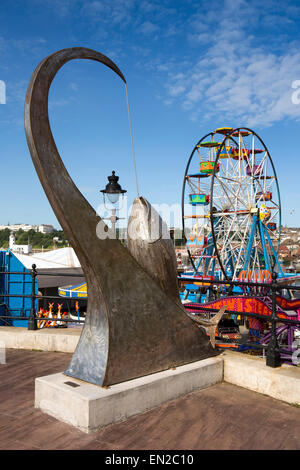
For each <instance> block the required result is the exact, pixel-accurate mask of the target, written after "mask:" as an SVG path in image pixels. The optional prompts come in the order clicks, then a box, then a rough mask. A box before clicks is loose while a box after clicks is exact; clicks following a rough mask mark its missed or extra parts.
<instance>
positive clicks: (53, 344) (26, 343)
mask: <svg viewBox="0 0 300 470" xmlns="http://www.w3.org/2000/svg"><path fill="white" fill-rule="evenodd" d="M80 334H81V330H80V329H75V328H61V329H60V328H53V329H52V328H45V329H41V330H35V331H29V330H27V328H23V327H14V326H0V341H1V342H3V343H4V344H5V347H6V348H10V349H39V350H42V351H60V352H69V353H73V352H74V351H75V348H76V346H77V343H78V341H79V337H80Z"/></svg>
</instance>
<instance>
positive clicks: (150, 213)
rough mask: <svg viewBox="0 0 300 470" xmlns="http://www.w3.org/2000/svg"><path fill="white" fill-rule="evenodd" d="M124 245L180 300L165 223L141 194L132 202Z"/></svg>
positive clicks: (161, 284) (146, 269)
mask: <svg viewBox="0 0 300 470" xmlns="http://www.w3.org/2000/svg"><path fill="white" fill-rule="evenodd" d="M127 248H128V250H129V251H130V253H131V254H132V256H133V257H134V258H135V259H136V260H137V262H138V263H139V264H140V265H141V266H142V267H143V268H144V269H145V271H146V272H147V273H148V274H149V275H150V276H151V277H152V279H154V280H155V281H156V282H157V283H158V284H159V285H160V287H161V288H162V290H163V291H164V292H165V293H166V294H167V295H169V297H171V298H172V299H173V300H174V301H175V302H180V298H179V289H178V282H177V263H176V256H175V250H174V247H173V244H172V241H171V239H170V235H169V231H168V227H167V224H166V223H165V222H164V221H163V220H162V218H161V217H160V215H159V214H158V212H157V211H156V210H155V209H154V207H153V206H151V204H150V203H149V202H148V201H147V200H146V199H145V198H144V197H139V198H137V199H135V201H134V203H133V206H132V211H131V214H130V218H129V221H128V228H127Z"/></svg>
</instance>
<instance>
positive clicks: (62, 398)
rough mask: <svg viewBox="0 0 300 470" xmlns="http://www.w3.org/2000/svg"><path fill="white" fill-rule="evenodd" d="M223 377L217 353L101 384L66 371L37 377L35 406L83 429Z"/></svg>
mask: <svg viewBox="0 0 300 470" xmlns="http://www.w3.org/2000/svg"><path fill="white" fill-rule="evenodd" d="M222 380H223V359H222V358H221V357H214V358H209V359H204V360H202V361H198V362H193V363H191V364H187V365H184V366H181V367H178V368H176V369H169V370H166V371H163V372H158V373H156V374H151V375H147V376H145V377H141V378H138V379H134V380H130V381H128V382H123V383H120V384H117V385H112V386H111V387H108V388H102V387H99V386H96V385H92V384H88V383H86V382H82V381H80V380H76V379H73V378H70V377H68V376H66V375H64V374H63V373H59V374H53V375H48V376H46V377H39V378H37V379H36V381H35V407H36V408H40V409H41V410H42V411H43V412H45V413H48V414H50V415H51V416H54V417H55V418H57V419H59V420H61V421H64V422H66V423H69V424H72V425H73V426H76V427H77V428H79V429H80V430H82V431H84V432H92V431H96V430H97V429H99V428H101V427H103V426H106V425H108V424H112V423H115V422H117V421H120V420H123V419H125V418H128V417H129V416H133V415H136V414H138V413H143V412H145V411H148V410H151V409H152V408H155V407H156V406H159V405H161V404H162V403H165V402H167V401H169V400H173V399H175V398H178V397H180V396H182V395H185V394H187V393H190V392H193V391H195V390H199V389H202V388H206V387H209V386H211V385H214V384H216V383H218V382H222Z"/></svg>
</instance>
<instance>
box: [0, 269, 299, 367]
mask: <svg viewBox="0 0 300 470" xmlns="http://www.w3.org/2000/svg"><path fill="white" fill-rule="evenodd" d="M0 274H2V275H9V274H20V275H28V276H31V279H32V282H31V293H30V294H7V293H0V297H2V298H6V297H7V298H9V297H16V298H29V299H31V309H30V315H29V316H16V315H7V313H6V314H5V315H0V320H2V321H4V322H5V321H7V320H26V321H28V330H37V329H38V324H37V322H38V321H39V320H42V321H45V322H47V321H52V322H53V321H57V322H58V321H59V322H64V323H82V320H79V319H77V320H76V319H70V318H64V317H62V318H57V317H53V316H52V317H51V316H50V317H49V316H47V317H45V316H43V317H38V316H37V312H36V300H38V301H39V300H43V299H48V300H63V299H65V300H66V298H64V297H59V296H51V295H37V293H36V278H37V276H63V277H65V276H69V277H80V278H82V277H83V275H82V274H79V273H61V272H59V273H54V272H39V273H38V272H37V269H36V265H35V264H33V265H32V269H31V270H30V271H27V272H21V271H0ZM276 279H277V276H276V273H275V272H274V271H273V272H272V280H271V282H270V283H261V282H244V281H243V282H242V281H230V280H226V281H218V280H211V279H204V278H202V279H201V277H200V278H199V279H197V278H195V277H186V276H184V277H182V276H179V277H178V280H179V282H180V281H184V282H186V281H191V282H196V281H197V282H202V283H203V284H204V285H203V287H206V288H209V287H207V285H226V286H232V287H234V286H238V287H255V288H258V287H262V288H264V291H265V292H268V291H269V292H271V296H270V297H271V300H272V314H271V315H270V316H265V315H262V314H258V313H256V312H244V311H236V310H227V309H226V313H228V314H234V315H240V316H242V317H257V318H260V319H263V320H266V321H268V322H270V323H271V336H270V341H269V343H268V346H267V361H266V363H267V365H268V366H270V367H279V366H280V365H281V356H280V352H286V351H285V350H284V349H282V348H280V347H279V344H278V339H277V335H276V325H277V323H284V324H290V325H300V320H292V319H288V318H279V317H278V316H277V311H276V293H277V291H281V290H292V291H300V286H295V285H286V284H284V285H282V284H280V283H278V282H277V280H276ZM257 297H259V295H257ZM67 300H76V301H78V302H83V301H87V298H76V299H75V298H73V299H72V298H70V299H67ZM1 305H4V306H5V303H3V302H2V303H1ZM188 305H189V304H185V307H188ZM6 307H7V305H6ZM192 308H193V310H195V311H199V313H200V312H206V311H208V312H210V313H213V312H217V311H218V309H214V308H211V307H205V304H203V306H202V304H198V305H195V304H193V307H192ZM6 310H7V311H8V309H7V308H6ZM251 345H252V346H253V347H257V348H259V347H261V348H264V346H263V345H259V344H256V345H255V344H254V343H251Z"/></svg>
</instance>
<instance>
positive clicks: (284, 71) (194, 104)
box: [167, 0, 300, 126]
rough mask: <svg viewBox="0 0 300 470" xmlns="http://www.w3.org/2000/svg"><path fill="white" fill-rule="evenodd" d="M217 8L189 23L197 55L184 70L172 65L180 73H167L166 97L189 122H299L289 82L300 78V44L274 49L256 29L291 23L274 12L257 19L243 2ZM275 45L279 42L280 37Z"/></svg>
mask: <svg viewBox="0 0 300 470" xmlns="http://www.w3.org/2000/svg"><path fill="white" fill-rule="evenodd" d="M254 3H255V2H254ZM221 6H222V2H219V1H217V2H216V1H213V2H212V3H211V4H210V6H209V7H208V8H207V10H204V11H203V9H201V10H199V12H197V14H196V15H195V16H194V17H193V18H192V19H191V22H190V24H191V30H190V32H189V35H188V40H189V41H190V42H191V43H193V47H194V48H195V51H196V52H195V54H194V55H193V61H192V62H190V64H189V66H188V67H186V66H184V67H183V66H182V64H180V63H177V64H176V68H177V70H178V69H179V70H183V72H181V74H178V73H177V74H172V73H169V74H168V80H167V91H168V95H169V98H171V99H173V100H174V98H175V97H176V100H177V102H179V103H181V105H182V107H183V109H185V110H188V111H189V112H190V115H191V118H192V119H193V120H195V119H196V117H197V116H198V118H199V119H200V118H204V119H205V118H208V117H214V118H218V120H220V116H222V121H226V122H232V124H233V125H235V124H241V125H253V126H254V125H266V126H267V125H270V124H272V123H273V122H275V121H279V120H281V119H287V118H293V119H296V120H300V105H296V104H294V103H293V101H292V95H293V92H294V91H295V90H293V89H292V83H293V82H294V81H295V80H297V79H300V52H298V51H299V43H298V42H297V41H294V42H293V43H292V45H291V47H290V48H288V47H282V50H276V48H275V46H274V48H273V50H272V47H271V45H270V44H269V42H268V41H267V39H268V34H267V31H266V30H264V31H263V35H262V31H261V30H260V26H261V25H262V24H266V23H269V25H272V26H274V25H275V24H277V26H278V28H279V29H278V31H280V27H282V26H283V25H289V24H292V23H294V19H293V18H289V17H285V16H280V14H279V12H278V11H276V14H274V15H272V16H269V17H268V15H267V14H266V15H263V14H259V11H260V10H259V9H258V8H257V5H255V4H253V5H250V4H249V3H248V2H245V1H244V0H240V1H236V0H234V1H233V0H225V2H224V3H223V6H224V8H220V7H221ZM270 6H271V7H272V2H270ZM220 11H222V13H223V14H221V15H220V14H219V13H220ZM216 15H217V17H218V21H216ZM255 22H256V23H255ZM275 33H277V31H275ZM262 39H263V40H262ZM275 40H276V41H277V43H280V34H279V33H278V34H275ZM284 40H286V33H282V41H284ZM208 41H209V44H207V43H208ZM277 43H276V44H277Z"/></svg>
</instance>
